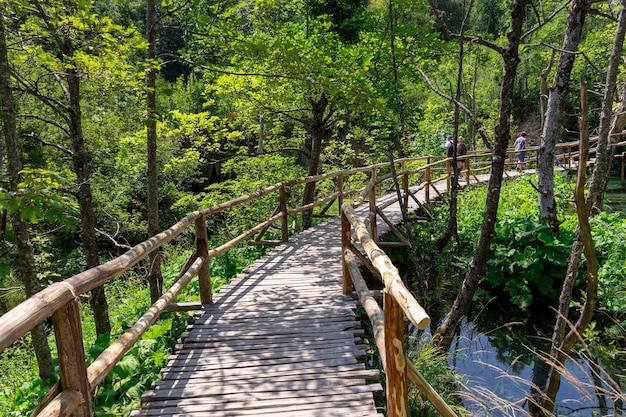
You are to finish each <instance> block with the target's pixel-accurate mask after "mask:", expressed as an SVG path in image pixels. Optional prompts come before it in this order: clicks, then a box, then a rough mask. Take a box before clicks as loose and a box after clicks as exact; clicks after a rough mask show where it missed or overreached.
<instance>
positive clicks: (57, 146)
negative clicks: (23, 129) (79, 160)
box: [22, 132, 74, 156]
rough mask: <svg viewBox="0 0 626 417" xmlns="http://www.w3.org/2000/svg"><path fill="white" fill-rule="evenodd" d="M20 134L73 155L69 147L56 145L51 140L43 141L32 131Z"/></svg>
mask: <svg viewBox="0 0 626 417" xmlns="http://www.w3.org/2000/svg"><path fill="white" fill-rule="evenodd" d="M22 136H24V137H26V138H31V139H35V140H37V141H39V142H41V143H42V144H44V145H46V146H50V147H51V148H56V149H58V150H60V151H61V152H63V153H65V154H67V155H70V156H72V155H74V152H72V151H71V150H70V149H67V148H65V147H63V146H61V145H58V144H56V143H52V142H48V141H45V140H43V139H41V138H40V137H39V136H37V135H35V134H34V133H32V132H31V133H24V134H23V135H22Z"/></svg>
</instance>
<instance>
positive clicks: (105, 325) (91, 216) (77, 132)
mask: <svg viewBox="0 0 626 417" xmlns="http://www.w3.org/2000/svg"><path fill="white" fill-rule="evenodd" d="M37 7H38V8H39V11H40V13H41V17H42V18H43V19H45V20H46V23H47V24H48V25H49V26H52V25H53V23H52V22H49V21H48V17H47V15H46V14H45V13H44V11H43V8H42V6H41V3H39V2H37ZM60 32H61V33H59V37H56V38H55V39H57V40H58V43H59V45H58V46H59V50H60V52H61V53H62V54H63V57H64V59H67V60H68V61H69V62H68V63H69V64H70V65H67V71H66V73H65V81H66V82H67V93H66V98H67V101H68V111H69V133H70V137H71V140H72V150H73V154H72V164H73V166H74V171H75V173H76V177H77V180H78V204H79V206H80V211H81V216H80V217H81V237H82V241H83V248H84V250H85V257H86V261H87V268H93V267H96V266H98V265H99V264H100V258H99V255H98V239H97V235H96V216H95V213H94V210H93V193H92V191H91V179H90V174H89V165H88V163H87V152H86V150H85V138H84V134H83V126H82V111H81V106H80V100H81V97H80V74H79V73H78V65H77V64H76V62H75V61H74V46H73V43H72V34H71V33H70V28H68V27H63V28H61V31H60ZM90 304H91V309H92V311H93V315H94V322H95V325H96V333H97V334H98V335H102V334H106V333H109V332H110V331H111V323H110V321H109V306H108V303H107V299H106V294H105V292H104V286H101V287H98V288H94V289H93V290H92V291H91V298H90Z"/></svg>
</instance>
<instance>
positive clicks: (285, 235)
mask: <svg viewBox="0 0 626 417" xmlns="http://www.w3.org/2000/svg"><path fill="white" fill-rule="evenodd" d="M280 212H281V213H282V215H283V221H282V224H281V231H282V241H283V242H286V241H288V240H289V218H288V216H287V191H286V190H285V186H284V185H281V186H280Z"/></svg>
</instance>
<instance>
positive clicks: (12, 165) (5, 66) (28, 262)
mask: <svg viewBox="0 0 626 417" xmlns="http://www.w3.org/2000/svg"><path fill="white" fill-rule="evenodd" d="M5 15H6V10H5V3H0V103H1V104H2V121H3V123H2V131H3V134H4V139H5V143H6V151H7V167H8V174H9V186H10V189H11V191H12V192H17V191H18V184H19V183H20V182H22V180H23V178H22V176H21V174H20V170H21V169H22V163H21V160H20V152H19V145H18V141H17V125H16V120H15V110H14V106H15V103H14V100H13V89H12V87H11V78H10V74H9V59H8V51H7V44H6V29H5V26H4V18H5ZM20 215H21V213H20V211H19V210H18V211H17V212H16V213H14V214H13V216H12V217H11V220H12V226H13V234H14V235H15V241H16V242H15V243H16V246H17V248H18V268H17V271H16V272H17V274H18V276H19V278H20V279H21V280H22V282H23V283H24V287H25V289H26V296H27V297H30V296H32V295H33V294H35V293H37V292H39V291H40V289H41V288H40V286H39V282H38V281H37V270H36V266H35V254H34V251H33V247H32V243H31V240H30V236H29V233H28V227H27V226H26V223H25V222H23V221H22V220H21V218H20ZM31 337H32V340H33V349H34V351H35V356H36V358H37V365H38V368H39V377H40V378H41V379H48V378H51V377H52V376H54V374H55V371H54V364H53V363H52V355H51V354H50V346H48V338H47V334H46V329H45V326H44V324H40V325H38V326H37V327H35V328H34V329H33V330H32V331H31Z"/></svg>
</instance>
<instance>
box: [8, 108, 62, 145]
mask: <svg viewBox="0 0 626 417" xmlns="http://www.w3.org/2000/svg"><path fill="white" fill-rule="evenodd" d="M15 116H16V117H21V118H24V119H35V120H39V121H42V122H44V123H46V124H49V125H52V126H54V127H56V128H57V129H59V130H60V131H62V132H63V133H65V135H66V136H67V137H70V132H69V131H68V130H67V129H66V128H65V127H63V126H62V125H61V124H59V123H57V122H55V121H54V120H50V119H46V118H45V117H42V116H38V115H36V114H16V115H15ZM68 152H70V153H71V152H72V151H69V150H68Z"/></svg>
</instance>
